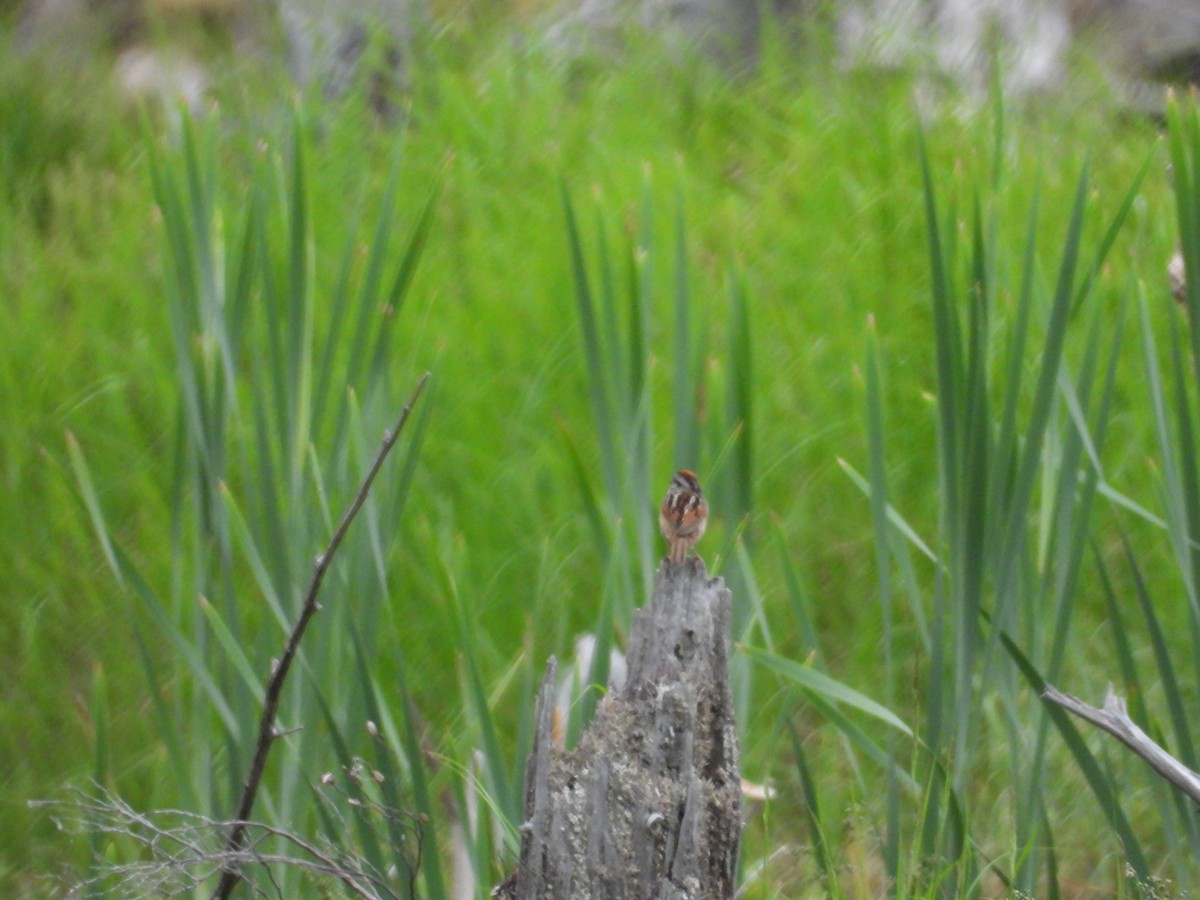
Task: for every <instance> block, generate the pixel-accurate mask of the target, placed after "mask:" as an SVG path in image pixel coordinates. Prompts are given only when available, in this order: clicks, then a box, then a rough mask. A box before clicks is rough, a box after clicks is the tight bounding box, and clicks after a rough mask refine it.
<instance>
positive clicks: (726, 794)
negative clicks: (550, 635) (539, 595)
mask: <svg viewBox="0 0 1200 900" xmlns="http://www.w3.org/2000/svg"><path fill="white" fill-rule="evenodd" d="M730 602H731V596H730V593H729V591H728V589H727V588H726V587H725V582H724V580H723V579H721V578H709V577H708V571H707V569H706V568H705V566H704V562H703V560H700V559H697V558H693V559H689V560H686V561H685V562H684V563H682V564H680V565H672V564H670V563H667V562H664V563H663V564H662V565H661V566H660V567H659V570H658V573H657V575H656V577H655V583H654V594H653V596H652V597H651V599H650V604H649V606H647V607H646V608H645V609H640V610H637V611H636V612H635V613H634V616H633V630H632V632H631V635H630V639H629V652H628V673H627V676H626V681H625V684H624V686H623V687H622V688H620V689H619V690H616V691H610V693H609V694H608V696H606V697H605V698H604V700H602V701H601V702H600V703H599V704H598V706H597V708H596V715H595V718H594V719H593V721H592V723H591V725H590V726H589V727H588V728H587V730H586V731H585V732H584V734H583V736H582V737H581V738H580V741H579V745H578V746H577V747H576V748H575V749H574V750H572V751H570V752H568V753H564V752H562V751H561V750H559V749H558V748H556V747H555V746H554V742H553V737H552V734H551V730H552V721H553V711H554V679H555V673H556V669H557V665H556V662H555V660H554V659H553V658H551V659H550V662H549V664H548V665H547V667H546V677H545V679H544V680H543V682H542V687H541V692H540V693H539V695H538V706H537V726H536V734H535V738H534V748H533V752H532V753H531V754H530V757H529V761H528V763H527V765H526V773H525V819H526V821H525V822H524V824H523V825H522V826H521V828H522V832H523V837H522V843H521V861H520V866H519V868H518V870H517V872H516V873H515V878H514V879H510V880H509V881H508V882H506V884H505V885H504V886H502V888H500V889H497V896H512V897H516V898H518V900H565V898H573V900H587V898H597V900H598V898H605V900H608V898H612V900H616V898H622V900H642V898H645V900H684V898H687V900H701V898H704V900H709V898H714V900H715V898H729V897H732V896H733V893H734V876H735V872H736V868H737V856H738V845H739V843H740V840H741V828H742V810H741V787H740V768H739V762H738V755H739V754H738V740H737V728H736V726H735V723H734V717H733V696H732V694H731V693H730V689H729V615H730Z"/></svg>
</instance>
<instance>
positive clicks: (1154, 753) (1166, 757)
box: [1042, 684, 1200, 803]
mask: <svg viewBox="0 0 1200 900" xmlns="http://www.w3.org/2000/svg"><path fill="white" fill-rule="evenodd" d="M1042 698H1043V699H1045V700H1049V701H1050V702H1051V703H1055V704H1057V705H1058V706H1061V707H1062V708H1063V709H1065V710H1066V711H1067V712H1070V713H1074V714H1075V715H1077V716H1079V718H1081V719H1083V720H1085V721H1087V722H1091V723H1092V724H1093V725H1095V726H1096V727H1097V728H1100V729H1102V730H1103V731H1107V732H1108V733H1109V734H1111V735H1112V736H1113V737H1115V738H1116V739H1117V740H1118V741H1120V742H1121V743H1122V744H1124V745H1125V746H1126V747H1128V748H1129V749H1130V750H1132V751H1133V752H1134V753H1136V754H1137V755H1138V756H1140V757H1141V758H1142V759H1144V760H1145V761H1146V762H1147V763H1148V764H1149V765H1150V768H1152V769H1153V770H1154V771H1155V772H1157V773H1158V774H1159V775H1161V776H1162V777H1163V778H1165V779H1166V780H1167V781H1169V782H1170V783H1171V784H1173V785H1175V787H1176V788H1178V789H1179V790H1180V791H1182V792H1183V793H1184V794H1186V795H1187V796H1188V797H1190V798H1191V799H1192V801H1193V802H1196V803H1200V774H1197V773H1196V772H1193V771H1192V770H1191V769H1189V768H1188V767H1187V766H1185V765H1184V764H1183V763H1181V762H1180V761H1179V760H1177V759H1176V758H1175V757H1173V756H1171V754H1169V753H1168V752H1167V751H1166V750H1164V749H1163V748H1162V747H1160V746H1159V745H1158V744H1156V743H1155V742H1154V741H1153V740H1151V739H1150V736H1149V735H1147V734H1146V732H1144V731H1142V729H1141V728H1139V727H1138V726H1137V724H1136V723H1135V722H1134V721H1133V719H1131V718H1129V710H1128V709H1127V708H1126V706H1125V701H1124V700H1122V699H1121V698H1120V697H1118V696H1117V694H1116V692H1115V691H1114V690H1113V688H1112V685H1109V686H1108V693H1107V694H1106V695H1105V697H1104V708H1103V709H1097V708H1096V707H1094V706H1089V705H1088V704H1086V703H1084V702H1083V701H1082V700H1080V699H1079V698H1078V697H1072V696H1071V695H1070V694H1064V693H1063V692H1062V691H1060V690H1059V689H1058V688H1056V687H1054V686H1053V685H1049V684H1048V685H1046V689H1045V690H1044V691H1043V692H1042Z"/></svg>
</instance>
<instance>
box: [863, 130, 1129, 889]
mask: <svg viewBox="0 0 1200 900" xmlns="http://www.w3.org/2000/svg"><path fill="white" fill-rule="evenodd" d="M1001 145H1002V141H1001V140H999V139H998V141H997V146H998V147H999V146H1001ZM921 161H922V166H923V171H924V175H925V202H926V219H927V223H928V243H929V250H930V273H931V288H932V291H931V293H932V311H933V323H934V340H935V349H936V391H935V402H936V430H937V442H938V446H937V450H938V471H939V476H938V477H939V481H938V484H937V496H938V501H939V519H938V532H937V537H936V539H934V540H929V539H924V540H921V539H918V538H917V537H916V532H915V530H914V529H912V528H911V527H910V526H908V525H907V523H905V522H904V520H903V518H902V513H901V512H899V511H896V510H893V509H892V508H891V507H890V506H889V505H888V497H889V492H888V474H887V467H886V466H885V465H884V464H883V461H884V453H885V448H886V434H885V428H886V421H885V418H886V417H885V415H884V410H883V407H882V400H881V390H880V387H879V381H878V378H879V376H878V369H879V367H880V359H879V357H880V353H879V350H878V346H877V344H875V343H874V342H872V344H871V349H870V350H869V353H868V366H867V370H868V416H867V422H868V425H867V428H868V439H869V440H868V443H869V448H870V476H869V493H870V497H871V504H872V519H873V521H874V523H875V542H876V549H877V552H879V553H880V558H879V561H878V562H879V589H878V591H879V597H880V602H881V614H882V616H883V619H884V632H885V656H884V660H883V663H884V667H885V669H886V672H885V685H886V686H885V695H886V696H887V698H888V701H889V702H892V698H893V692H894V690H895V687H894V684H895V678H896V675H897V673H896V669H895V665H896V662H895V660H896V657H897V656H898V653H899V652H900V649H901V647H902V646H903V647H904V649H905V650H906V651H907V652H910V653H916V654H918V655H919V657H920V659H921V671H922V676H921V683H922V685H923V689H922V692H921V693H922V697H923V704H922V705H923V712H922V717H921V721H920V723H919V726H918V728H917V729H916V730H917V742H916V746H915V747H914V748H913V751H912V752H913V756H912V758H913V763H912V767H913V772H914V776H915V777H916V778H917V779H918V780H919V781H920V782H921V784H922V785H923V790H924V796H923V799H922V801H921V803H920V804H919V807H918V809H917V810H916V815H915V816H911V817H904V818H901V816H900V814H899V812H898V810H897V801H896V790H895V788H894V786H889V790H888V804H887V806H888V812H887V826H886V828H884V829H883V832H884V835H885V838H884V839H885V851H884V861H885V864H886V865H887V867H888V874H889V877H890V879H891V880H892V881H893V883H895V884H897V885H904V884H909V885H917V884H921V883H924V884H926V886H927V887H928V886H930V885H932V886H935V887H936V888H937V890H938V892H939V893H949V894H953V895H967V896H972V895H978V894H979V893H980V892H981V891H982V890H984V888H983V886H982V885H983V879H984V878H985V877H995V878H998V879H999V880H1000V881H1001V882H1002V883H1004V884H1006V885H1008V886H1011V887H1013V888H1016V889H1019V890H1022V891H1026V892H1030V893H1034V894H1037V895H1039V896H1041V895H1057V891H1058V885H1057V883H1056V876H1055V874H1054V873H1055V872H1056V867H1057V861H1056V856H1055V854H1056V848H1055V844H1054V835H1053V830H1052V827H1051V821H1052V819H1051V810H1050V809H1049V808H1048V806H1047V801H1046V797H1047V793H1046V791H1047V787H1048V785H1049V783H1050V778H1051V774H1050V772H1049V770H1048V765H1049V763H1048V759H1047V755H1048V747H1047V744H1048V735H1049V731H1050V727H1051V725H1053V726H1055V727H1056V728H1057V730H1058V731H1059V732H1060V733H1061V734H1062V735H1063V736H1064V737H1065V738H1066V739H1067V741H1068V745H1069V747H1070V749H1071V750H1072V752H1073V753H1074V754H1075V757H1076V760H1077V762H1078V764H1079V765H1080V766H1081V767H1082V768H1083V770H1084V772H1085V775H1086V776H1087V777H1088V778H1089V781H1090V782H1091V784H1092V787H1093V789H1094V790H1095V791H1096V792H1097V794H1098V796H1099V797H1100V799H1101V802H1102V805H1103V806H1104V808H1105V812H1106V813H1107V814H1108V815H1109V817H1110V821H1111V822H1112V824H1113V825H1114V827H1115V828H1116V829H1117V831H1118V833H1119V835H1120V837H1121V839H1122V842H1123V850H1124V853H1125V855H1126V857H1127V859H1128V860H1129V862H1130V864H1131V865H1132V866H1133V867H1134V869H1135V870H1136V871H1137V873H1138V874H1139V876H1143V877H1144V876H1145V875H1146V874H1147V870H1148V867H1147V863H1146V860H1145V858H1144V856H1143V854H1142V852H1141V849H1140V846H1139V844H1138V842H1137V840H1136V838H1135V837H1134V836H1133V834H1132V831H1131V829H1130V828H1129V825H1128V819H1127V817H1126V816H1125V814H1124V813H1123V811H1122V802H1121V799H1120V798H1119V796H1118V795H1117V793H1116V792H1115V791H1114V790H1113V789H1112V781H1111V775H1110V774H1109V773H1108V772H1107V771H1106V770H1105V769H1104V767H1103V766H1102V765H1101V764H1100V763H1099V762H1098V761H1097V760H1096V759H1095V757H1094V756H1093V755H1092V754H1091V752H1090V751H1089V750H1088V748H1087V745H1086V744H1085V743H1084V742H1083V741H1082V740H1080V739H1079V735H1078V732H1077V731H1075V729H1074V728H1073V726H1071V724H1070V723H1069V722H1067V721H1066V720H1065V717H1063V716H1061V715H1058V714H1056V713H1051V714H1049V715H1047V714H1046V713H1045V712H1044V711H1043V710H1042V708H1041V707H1040V705H1039V704H1037V703H1031V702H1030V696H1029V688H1030V687H1033V688H1035V689H1038V688H1039V687H1040V685H1041V683H1042V680H1043V679H1045V680H1053V679H1055V678H1056V677H1058V675H1059V674H1060V673H1061V672H1062V671H1063V666H1064V662H1065V660H1066V657H1067V654H1068V649H1069V641H1070V626H1071V622H1072V619H1073V610H1074V608H1075V604H1076V600H1077V596H1078V587H1079V577H1080V571H1081V567H1082V566H1083V564H1084V562H1085V560H1086V557H1087V553H1086V551H1087V549H1088V546H1089V538H1090V535H1091V534H1092V529H1093V524H1092V509H1093V506H1094V502H1095V500H1096V497H1097V495H1098V490H1099V487H1100V478H1099V472H1098V470H1097V469H1096V467H1095V466H1093V465H1092V463H1091V461H1092V460H1096V459H1098V458H1099V456H1100V454H1101V453H1102V451H1103V445H1104V439H1105V436H1106V431H1107V426H1108V422H1109V420H1110V418H1111V413H1112V401H1113V393H1114V381H1115V373H1116V365H1117V360H1118V353H1119V350H1120V347H1121V340H1122V319H1121V316H1120V314H1119V313H1118V315H1117V317H1116V319H1115V321H1113V322H1111V323H1110V321H1109V319H1110V315H1109V313H1108V312H1107V311H1106V310H1103V309H1101V308H1100V306H1099V305H1098V304H1097V302H1096V301H1095V298H1094V297H1093V296H1092V288H1093V287H1094V284H1095V275H1096V273H1097V272H1098V271H1099V269H1100V266H1101V264H1102V262H1103V260H1104V257H1105V255H1106V254H1107V252H1108V251H1109V249H1110V248H1111V246H1112V242H1113V240H1114V239H1115V236H1116V234H1117V232H1118V231H1119V229H1120V226H1121V223H1122V221H1123V220H1124V217H1125V216H1126V215H1127V213H1128V211H1129V208H1130V206H1131V204H1132V200H1133V197H1134V195H1135V192H1136V190H1137V188H1138V184H1139V183H1140V178H1139V179H1138V182H1136V183H1135V184H1134V185H1133V187H1132V188H1131V190H1130V192H1129V194H1128V195H1127V196H1126V198H1125V202H1124V203H1123V204H1122V206H1121V208H1120V210H1119V211H1118V213H1117V215H1116V216H1115V217H1114V219H1113V221H1112V222H1111V223H1110V225H1109V227H1108V229H1107V231H1106V232H1105V233H1104V236H1103V238H1102V239H1101V240H1100V241H1099V242H1098V245H1097V247H1096V249H1095V250H1094V251H1093V253H1092V254H1091V255H1090V256H1088V255H1087V254H1086V252H1085V249H1084V246H1083V233H1084V215H1085V203H1086V199H1087V192H1088V176H1087V170H1086V167H1085V169H1084V172H1083V174H1082V175H1081V176H1080V178H1079V182H1078V186H1077V190H1076V194H1075V201H1074V205H1073V208H1072V212H1071V218H1070V222H1069V224H1068V226H1067V231H1066V234H1065V235H1064V236H1063V238H1062V239H1061V243H1060V247H1061V251H1060V253H1059V255H1058V259H1057V261H1056V262H1055V264H1054V268H1055V270H1056V271H1057V274H1056V276H1055V277H1054V279H1053V283H1052V285H1050V286H1048V287H1049V289H1048V290H1047V286H1044V284H1043V281H1042V278H1041V268H1040V266H1041V263H1040V260H1039V258H1038V253H1037V243H1038V222H1039V216H1038V205H1037V200H1036V198H1035V200H1034V203H1033V206H1032V209H1031V211H1030V216H1029V224H1028V226H1027V241H1026V244H1025V247H1024V249H1023V250H1022V252H1021V254H1020V256H1019V261H1018V263H1017V264H1016V265H1015V266H1013V264H1012V263H1011V262H1010V261H1009V258H1008V256H1007V254H1006V252H1005V248H1003V247H1002V246H1001V245H1000V243H999V240H998V234H999V231H998V227H997V224H998V223H997V217H996V213H995V212H994V211H993V210H992V208H991V205H990V204H989V203H988V202H987V201H986V200H983V199H981V198H980V197H979V196H976V197H975V199H974V202H973V207H972V211H971V213H970V216H969V218H968V219H967V220H966V221H965V222H962V223H960V222H959V221H958V220H957V219H958V217H957V215H955V214H954V213H953V211H952V212H951V214H950V215H946V214H944V213H943V211H942V209H941V208H940V206H939V201H938V189H937V185H936V183H935V180H934V177H933V173H932V171H931V169H930V166H929V162H928V156H927V155H926V154H925V152H924V149H923V148H922V155H921ZM996 171H999V169H998V168H997V169H996ZM1143 173H1144V170H1143ZM960 235H962V236H964V238H965V239H964V240H963V241H962V242H961V244H960ZM963 245H965V246H963ZM1081 329H1082V330H1083V336H1082V337H1081V338H1079V339H1078V340H1077V341H1073V342H1069V340H1068V332H1070V331H1079V330H1081ZM1107 331H1110V332H1111V333H1106V332H1107ZM1069 343H1071V344H1072V345H1073V346H1077V347H1078V348H1079V354H1078V358H1077V359H1076V358H1073V356H1072V355H1069V354H1068V352H1067V348H1068V344H1069ZM913 550H916V551H917V553H918V562H919V561H920V557H921V556H926V557H928V561H927V562H926V563H922V564H921V566H922V569H923V570H925V571H927V573H928V574H927V575H922V576H921V577H920V578H917V577H915V576H914V572H915V571H917V569H916V566H915V565H914V560H913V557H912V552H913ZM893 572H895V573H896V574H897V575H898V576H899V577H898V578H895V579H893V575H892V573H893ZM927 583H928V586H927ZM900 597H905V598H906V599H907V603H908V606H909V610H910V614H911V621H912V623H913V624H914V625H915V629H916V642H915V646H906V645H900V644H898V643H897V637H896V633H895V631H894V629H893V627H892V626H891V625H890V624H889V623H890V622H892V621H893V619H894V616H895V612H896V610H895V602H896V601H897V600H898V599H899V598H900ZM997 762H1000V763H1001V764H1003V765H1004V766H1005V782H1006V784H1005V787H1004V788H1003V790H1002V791H1001V792H1000V795H999V796H998V797H995V801H996V802H1001V803H1004V804H1005V805H1006V806H1007V812H1006V814H1007V815H1008V816H1009V817H1010V818H1011V820H1012V821H1013V823H1014V825H1015V830H1014V835H1013V841H1012V844H1011V845H1010V846H1009V847H1007V848H1005V849H1003V850H1001V851H1000V852H999V855H998V856H996V855H995V854H996V849H995V848H992V849H991V850H989V849H987V848H983V847H979V846H977V845H976V843H975V838H974V835H973V827H974V826H973V822H974V821H975V820H987V819H990V818H991V817H993V816H994V815H995V813H994V812H993V811H992V810H990V809H988V808H987V803H988V801H987V800H985V799H983V797H981V793H982V792H981V791H980V779H981V778H984V777H985V776H984V773H985V770H984V767H985V766H995V765H996V764H997ZM901 832H908V835H907V836H910V837H911V838H912V840H911V843H910V844H908V843H906V836H905V835H903V834H901ZM905 845H908V846H911V847H912V852H911V853H910V854H909V858H908V859H907V860H905V859H902V858H901V855H900V852H899V848H900V847H901V846H905ZM939 860H940V861H941V862H938V861H939ZM946 863H949V864H950V866H951V868H950V869H949V870H947V869H945V868H943V867H944V866H945V865H946Z"/></svg>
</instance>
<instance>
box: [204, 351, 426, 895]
mask: <svg viewBox="0 0 1200 900" xmlns="http://www.w3.org/2000/svg"><path fill="white" fill-rule="evenodd" d="M428 380H429V373H428V372H426V373H425V374H424V375H422V376H421V377H420V379H418V381H417V386H416V388H415V389H414V390H413V394H412V397H410V398H409V401H408V405H407V406H405V407H404V409H403V411H402V412H401V413H400V418H399V419H398V420H397V422H396V426H395V427H394V428H393V429H392V430H391V431H389V432H387V433H386V434H385V435H384V438H383V446H381V447H380V448H379V453H378V454H377V455H376V457H375V461H374V462H373V463H372V464H371V468H370V469H369V470H368V471H367V474H366V477H365V478H363V481H362V485H361V486H360V487H359V489H358V493H357V494H356V495H355V497H354V500H353V501H352V502H351V504H350V506H349V507H347V509H346V512H345V513H344V514H343V515H342V521H341V522H340V523H339V524H338V527H337V528H336V529H335V530H334V532H333V537H331V538H330V539H329V546H327V547H326V548H325V552H324V553H322V554H321V555H320V556H318V557H317V558H316V561H315V562H314V563H313V573H312V580H311V581H310V582H309V585H308V591H307V593H306V594H305V595H304V605H303V606H302V607H301V609H300V616H299V618H298V619H296V624H295V625H293V626H292V631H291V634H289V635H288V639H287V643H286V644H285V645H284V648H283V653H282V655H281V656H280V657H279V660H278V661H277V662H276V663H275V664H274V666H273V667H272V669H271V675H270V678H269V679H268V680H267V690H266V694H265V696H264V699H263V711H262V717H261V718H260V719H259V723H258V743H257V745H256V746H255V749H254V759H253V760H252V761H251V763H250V772H249V774H248V775H247V776H246V783H245V785H244V786H243V787H242V796H241V800H240V801H239V802H238V808H237V813H236V814H235V815H234V819H235V824H234V826H233V828H232V829H231V830H230V832H229V840H228V841H227V842H226V844H225V848H226V850H227V851H228V852H230V853H233V854H236V853H237V851H239V850H241V849H242V846H243V842H244V841H245V839H246V824H245V823H246V820H248V819H249V818H250V813H251V812H252V811H253V810H254V801H255V798H256V797H257V796H258V787H259V785H260V784H261V782H262V776H263V771H264V769H265V768H266V765H267V754H268V753H269V752H270V750H271V745H272V744H273V743H274V741H275V736H276V735H275V715H276V712H277V711H278V709H279V698H280V697H281V696H282V694H283V684H284V682H285V681H286V680H287V676H288V671H289V670H290V669H291V666H292V660H293V659H295V657H296V651H297V650H299V648H300V639H301V638H303V637H304V632H305V630H306V629H307V628H308V623H309V621H310V620H311V619H312V617H313V616H314V615H316V613H317V610H319V609H320V608H321V606H320V604H319V603H317V594H318V593H319V592H320V590H321V582H322V581H324V580H325V573H326V572H327V571H328V570H329V565H330V563H331V562H332V561H333V555H334V554H335V553H336V552H337V550H338V547H340V546H341V544H342V540H343V539H344V538H345V537H346V532H347V531H349V530H350V523H351V522H353V521H354V517H355V516H356V515H358V511H359V510H360V509H362V505H363V503H365V502H366V500H367V494H368V493H370V490H371V484H372V482H374V481H375V476H376V475H377V474H379V470H380V468H381V467H382V466H383V461H384V460H385V459H387V455H388V453H390V452H391V449H392V447H393V446H395V444H396V440H397V438H399V437H400V432H401V431H403V430H404V424H405V422H407V421H408V416H409V413H411V412H412V409H413V406H414V405H415V404H416V402H417V400H418V399H419V398H420V396H421V391H423V390H424V388H425V383H426V382H427V381H428ZM241 878H242V875H241V872H239V871H238V869H237V868H236V867H234V866H231V867H228V868H226V869H225V871H224V872H222V874H221V881H220V883H219V884H218V885H217V889H216V891H215V892H214V893H213V900H228V897H229V895H230V893H232V891H233V889H234V888H235V887H236V886H237V883H238V882H239V881H241Z"/></svg>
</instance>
